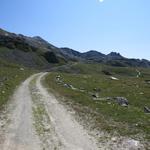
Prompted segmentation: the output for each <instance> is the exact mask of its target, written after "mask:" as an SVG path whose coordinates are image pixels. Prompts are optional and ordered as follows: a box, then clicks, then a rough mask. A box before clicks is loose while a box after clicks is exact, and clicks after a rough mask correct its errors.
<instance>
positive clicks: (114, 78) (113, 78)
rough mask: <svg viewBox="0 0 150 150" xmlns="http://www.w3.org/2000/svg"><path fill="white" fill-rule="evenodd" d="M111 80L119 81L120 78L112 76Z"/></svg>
mask: <svg viewBox="0 0 150 150" xmlns="http://www.w3.org/2000/svg"><path fill="white" fill-rule="evenodd" d="M110 79H112V80H119V79H118V78H116V77H113V76H111V77H110Z"/></svg>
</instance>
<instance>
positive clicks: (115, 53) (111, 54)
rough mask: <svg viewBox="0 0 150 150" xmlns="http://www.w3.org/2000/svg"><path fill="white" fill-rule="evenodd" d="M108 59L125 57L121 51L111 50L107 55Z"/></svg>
mask: <svg viewBox="0 0 150 150" xmlns="http://www.w3.org/2000/svg"><path fill="white" fill-rule="evenodd" d="M107 58H108V59H122V58H124V57H123V56H122V55H121V54H120V53H117V52H111V53H109V54H108V55H107Z"/></svg>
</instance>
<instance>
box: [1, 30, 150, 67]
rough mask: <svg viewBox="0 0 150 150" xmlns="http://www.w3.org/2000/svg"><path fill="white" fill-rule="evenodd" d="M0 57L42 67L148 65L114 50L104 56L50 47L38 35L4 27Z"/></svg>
mask: <svg viewBox="0 0 150 150" xmlns="http://www.w3.org/2000/svg"><path fill="white" fill-rule="evenodd" d="M0 59H5V60H7V61H10V62H12V63H19V64H22V65H24V66H27V67H32V68H42V69H47V68H50V67H51V66H53V65H54V64H65V63H67V62H69V61H73V62H74V61H77V62H80V61H82V62H88V63H95V62H96V63H103V64H108V65H111V66H119V67H126V66H130V67H145V68H149V67H150V61H148V60H145V59H142V60H140V59H128V58H125V57H123V56H121V55H120V54H119V53H116V52H111V53H110V54H108V55H105V54H102V53H100V52H98V51H95V50H91V51H88V52H85V53H81V52H79V51H76V50H73V49H70V48H58V47H56V46H53V45H52V44H50V43H48V42H47V41H45V40H44V39H42V38H41V37H39V36H35V37H27V36H24V35H21V34H14V33H10V32H7V31H4V30H3V29H0Z"/></svg>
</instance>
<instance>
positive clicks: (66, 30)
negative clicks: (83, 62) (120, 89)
mask: <svg viewBox="0 0 150 150" xmlns="http://www.w3.org/2000/svg"><path fill="white" fill-rule="evenodd" d="M149 6H150V1H148V0H143V1H141V0H133V1H132V2H131V1H129V0H126V1H125V0H124V1H121V2H120V1H119V0H114V1H112V0H103V1H102V0H101V1H100V0H88V1H87V0H82V1H80V0H76V1H75V2H70V1H69V0H61V1H56V0H55V1H54V0H52V1H51V2H49V1H48V0H46V1H44V2H43V1H38V2H37V1H36V0H30V1H29V0H26V1H23V2H20V1H19V0H14V1H13V2H10V1H8V0H2V2H1V5H0V8H1V14H0V20H1V22H0V27H1V28H2V29H4V30H6V31H9V32H14V33H17V34H24V35H25V36H31V37H32V36H40V37H42V38H43V39H45V40H46V41H48V42H49V43H51V44H53V45H55V46H57V47H68V48H71V49H74V50H77V51H79V52H85V51H89V50H96V51H98V52H101V53H104V54H108V53H110V52H112V51H114V52H117V53H120V54H121V55H123V56H124V57H128V58H138V59H148V60H150V52H149V50H150V44H149V39H150V34H149V33H150V28H149V26H150V19H149V13H150V10H149ZM56 8H57V9H56ZM8 9H9V11H8ZM10 12H11V13H10ZM18 12H19V13H18Z"/></svg>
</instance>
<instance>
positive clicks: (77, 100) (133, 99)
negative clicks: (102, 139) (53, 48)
mask: <svg viewBox="0 0 150 150" xmlns="http://www.w3.org/2000/svg"><path fill="white" fill-rule="evenodd" d="M71 70H78V71H77V72H78V74H70V73H61V72H59V73H57V72H56V73H51V74H50V75H49V76H47V78H46V84H47V85H48V86H49V87H50V88H51V89H54V90H55V91H57V92H58V93H59V94H61V95H63V96H65V97H66V98H67V99H68V103H70V102H71V103H73V107H74V106H75V105H76V104H77V105H78V104H79V105H80V106H83V108H84V107H88V108H89V109H91V110H92V111H93V114H92V112H90V113H91V115H92V116H93V118H95V125H94V126H95V127H96V128H100V129H103V130H106V131H108V132H110V133H113V132H115V131H117V132H118V133H119V134H120V135H128V136H135V135H137V134H140V135H143V136H144V137H145V139H149V138H150V137H149V135H150V128H149V124H150V116H149V115H148V114H145V113H144V111H143V108H144V106H145V105H146V106H150V101H149V98H150V93H149V89H150V84H149V85H148V84H147V83H145V82H144V80H145V79H148V77H150V70H148V69H139V70H140V71H141V72H142V76H141V77H140V78H137V77H136V75H137V72H136V69H135V68H115V67H108V66H103V65H99V64H76V65H74V66H72V67H71V69H70V71H71ZM102 70H109V71H110V72H111V73H112V74H113V75H112V76H115V77H118V78H119V81H114V80H111V79H110V78H109V76H106V75H104V74H103V73H102ZM64 71H65V70H64ZM66 72H68V70H67V71H66ZM57 75H61V78H62V80H63V83H68V84H71V85H73V86H74V87H76V88H78V89H80V88H82V89H85V92H80V91H74V90H72V89H70V88H66V87H64V86H63V85H59V84H57V83H56V79H55V77H56V76H57ZM94 88H100V89H101V92H100V97H114V96H124V97H126V98H127V99H128V100H129V107H128V108H124V107H121V106H119V105H117V104H115V103H112V102H111V104H110V103H108V102H107V101H94V100H93V98H92V97H91V96H90V95H89V94H88V93H89V92H93V89H94ZM140 93H144V94H140ZM77 111H79V113H80V112H82V113H83V110H82V108H81V109H77ZM84 113H86V111H85V112H84ZM84 115H86V114H84Z"/></svg>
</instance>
